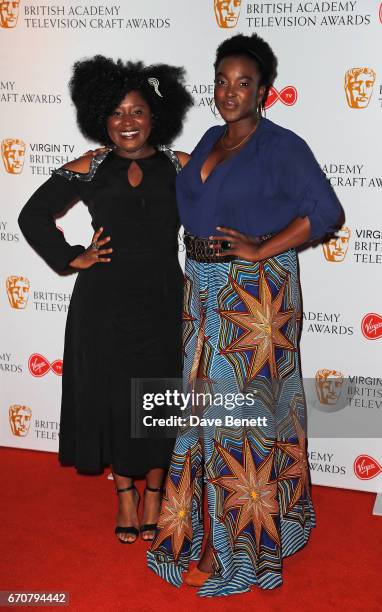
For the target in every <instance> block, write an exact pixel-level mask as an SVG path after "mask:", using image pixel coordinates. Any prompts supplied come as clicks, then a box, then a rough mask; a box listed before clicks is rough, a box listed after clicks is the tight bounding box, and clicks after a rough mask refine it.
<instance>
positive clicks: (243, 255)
mask: <svg viewBox="0 0 382 612" xmlns="http://www.w3.org/2000/svg"><path fill="white" fill-rule="evenodd" d="M216 229H217V230H219V232H222V234H223V235H222V236H210V237H209V240H211V245H210V246H211V248H212V249H214V251H215V255H216V257H227V255H234V256H235V257H237V258H238V259H246V260H247V261H259V260H260V259H263V258H262V256H261V253H260V244H261V241H260V239H259V238H252V236H247V235H246V234H241V233H240V232H237V231H236V230H233V229H231V228H229V227H217V228H216Z"/></svg>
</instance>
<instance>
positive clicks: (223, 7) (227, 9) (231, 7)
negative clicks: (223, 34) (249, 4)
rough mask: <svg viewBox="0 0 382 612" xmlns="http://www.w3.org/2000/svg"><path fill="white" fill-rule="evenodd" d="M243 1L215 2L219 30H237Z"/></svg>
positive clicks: (220, 0)
mask: <svg viewBox="0 0 382 612" xmlns="http://www.w3.org/2000/svg"><path fill="white" fill-rule="evenodd" d="M240 8H241V0H214V11H215V17H216V22H217V24H218V26H219V28H235V27H236V26H237V22H238V21H239V17H240Z"/></svg>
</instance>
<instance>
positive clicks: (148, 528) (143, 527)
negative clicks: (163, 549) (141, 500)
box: [139, 485, 163, 542]
mask: <svg viewBox="0 0 382 612" xmlns="http://www.w3.org/2000/svg"><path fill="white" fill-rule="evenodd" d="M146 491H151V492H152V493H163V487H158V488H156V489H154V488H153V487H148V486H147V485H146V488H145V493H146ZM156 528H157V524H156V523H145V524H144V525H141V526H140V528H139V531H140V533H141V535H142V534H143V533H145V532H146V531H155V530H156ZM154 537H155V536H154ZM154 537H152V538H142V540H143V541H144V542H152V541H153V540H154Z"/></svg>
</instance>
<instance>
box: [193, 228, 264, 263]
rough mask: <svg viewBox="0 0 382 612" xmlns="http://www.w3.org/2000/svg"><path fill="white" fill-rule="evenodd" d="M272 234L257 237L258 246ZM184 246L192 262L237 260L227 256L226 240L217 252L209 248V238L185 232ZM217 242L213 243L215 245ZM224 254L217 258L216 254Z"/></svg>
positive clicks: (227, 245)
mask: <svg viewBox="0 0 382 612" xmlns="http://www.w3.org/2000/svg"><path fill="white" fill-rule="evenodd" d="M272 236H274V234H264V236H259V237H258V238H257V239H256V241H257V240H258V244H261V243H262V242H264V241H265V240H268V239H269V238H272ZM183 240H184V244H185V247H186V254H187V257H188V258H189V259H193V260H194V261H200V262H203V263H217V262H219V263H221V262H227V261H232V260H233V259H237V257H236V255H230V254H229V242H227V240H222V241H221V242H220V248H219V249H218V250H216V249H212V248H211V246H210V245H211V240H210V239H209V238H198V237H197V236H192V235H191V234H188V233H187V232H184V236H183ZM216 242H217V241H215V243H216ZM222 252H226V253H227V254H226V255H219V257H217V255H216V253H222Z"/></svg>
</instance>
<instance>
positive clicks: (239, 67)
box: [215, 55, 265, 123]
mask: <svg viewBox="0 0 382 612" xmlns="http://www.w3.org/2000/svg"><path fill="white" fill-rule="evenodd" d="M260 78H261V77H260V72H259V70H258V68H257V65H256V62H255V61H253V60H251V59H250V58H249V57H246V56H243V55H240V56H232V57H225V58H224V59H223V60H222V61H221V62H220V63H219V65H218V66H217V69H216V75H215V104H216V107H217V109H218V111H219V112H220V114H221V116H222V117H223V119H224V121H226V122H227V123H230V122H234V121H240V120H241V119H246V118H250V117H254V116H256V115H257V109H258V106H259V104H260V102H261V100H262V98H263V96H264V93H265V87H264V85H261V86H259V81H260Z"/></svg>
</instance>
